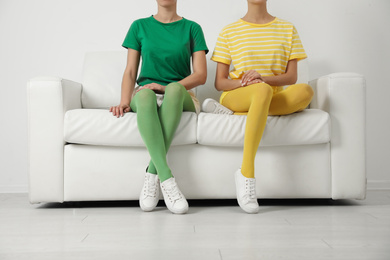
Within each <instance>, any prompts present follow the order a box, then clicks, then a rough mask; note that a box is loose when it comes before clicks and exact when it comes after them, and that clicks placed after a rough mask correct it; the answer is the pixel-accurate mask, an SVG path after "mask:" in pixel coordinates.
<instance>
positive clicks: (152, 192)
mask: <svg viewBox="0 0 390 260" xmlns="http://www.w3.org/2000/svg"><path fill="white" fill-rule="evenodd" d="M145 179H146V180H145V182H146V187H145V193H146V194H145V195H146V196H149V197H155V196H156V190H157V187H158V186H157V183H156V182H155V180H154V179H153V178H151V176H148V177H145Z"/></svg>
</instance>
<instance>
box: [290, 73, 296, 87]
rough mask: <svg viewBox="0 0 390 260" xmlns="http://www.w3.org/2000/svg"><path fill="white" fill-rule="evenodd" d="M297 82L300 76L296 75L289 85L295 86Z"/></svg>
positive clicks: (292, 77)
mask: <svg viewBox="0 0 390 260" xmlns="http://www.w3.org/2000/svg"><path fill="white" fill-rule="evenodd" d="M297 80H298V76H297V75H296V74H295V75H294V76H291V77H290V80H289V82H288V85H294V84H296V83H297Z"/></svg>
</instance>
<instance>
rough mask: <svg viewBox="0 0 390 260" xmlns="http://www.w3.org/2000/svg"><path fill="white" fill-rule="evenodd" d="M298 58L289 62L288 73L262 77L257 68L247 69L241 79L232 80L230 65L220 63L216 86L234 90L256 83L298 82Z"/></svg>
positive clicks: (276, 84) (288, 83)
mask: <svg viewBox="0 0 390 260" xmlns="http://www.w3.org/2000/svg"><path fill="white" fill-rule="evenodd" d="M297 67H298V65H297V60H296V59H294V60H290V61H289V62H288V64H287V68H286V73H284V74H281V75H277V76H269V77H262V76H261V75H260V74H259V73H258V72H256V71H255V70H250V71H247V72H246V73H245V74H244V76H243V77H242V79H241V80H231V79H229V78H228V76H229V65H227V64H224V63H218V65H217V73H216V75H215V88H216V89H217V90H224V91H226V90H232V89H235V88H239V87H245V86H248V85H251V84H254V83H261V82H264V83H267V84H268V85H270V86H285V85H292V84H295V83H296V82H297Z"/></svg>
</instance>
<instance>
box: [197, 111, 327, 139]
mask: <svg viewBox="0 0 390 260" xmlns="http://www.w3.org/2000/svg"><path fill="white" fill-rule="evenodd" d="M245 123H246V116H245V115H244V116H242V115H240V116H236V115H217V114H209V113H201V114H200V115H199V118H198V131H197V135H198V143H199V144H202V145H210V146H230V147H243V145H244V135H245ZM329 141H330V117H329V114H328V113H326V112H324V111H322V110H319V109H306V110H304V111H302V112H299V113H294V114H291V115H287V116H269V117H268V119H267V125H266V127H265V130H264V133H263V138H262V140H261V142H260V146H282V145H283V146H285V145H306V144H321V143H328V142H329Z"/></svg>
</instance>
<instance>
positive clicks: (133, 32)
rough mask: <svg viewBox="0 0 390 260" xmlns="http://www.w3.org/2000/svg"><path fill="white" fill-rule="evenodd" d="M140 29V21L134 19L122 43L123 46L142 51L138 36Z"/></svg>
mask: <svg viewBox="0 0 390 260" xmlns="http://www.w3.org/2000/svg"><path fill="white" fill-rule="evenodd" d="M138 30H139V28H138V22H137V21H134V22H133V23H132V24H131V26H130V29H129V31H128V32H127V35H126V38H125V40H124V41H123V43H122V46H123V47H125V48H130V49H134V50H136V51H139V52H140V51H141V43H140V41H139V39H138V37H137V35H138Z"/></svg>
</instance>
